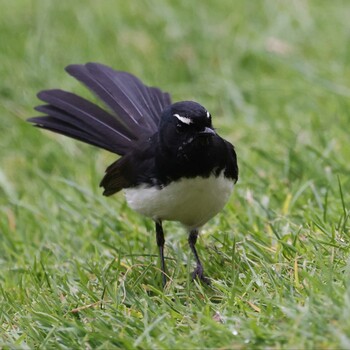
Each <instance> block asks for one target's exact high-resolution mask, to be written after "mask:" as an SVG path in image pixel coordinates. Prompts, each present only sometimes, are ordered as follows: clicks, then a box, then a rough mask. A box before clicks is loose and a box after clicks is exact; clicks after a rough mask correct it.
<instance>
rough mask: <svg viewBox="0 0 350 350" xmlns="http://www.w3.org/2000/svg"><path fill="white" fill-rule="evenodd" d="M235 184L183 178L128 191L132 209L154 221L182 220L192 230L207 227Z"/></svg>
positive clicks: (212, 178) (223, 179) (211, 178)
mask: <svg viewBox="0 0 350 350" xmlns="http://www.w3.org/2000/svg"><path fill="white" fill-rule="evenodd" d="M233 185H234V183H233V181H232V180H230V179H227V178H226V177H224V176H223V175H222V174H221V175H220V176H218V177H215V176H214V175H213V176H210V177H208V178H203V177H196V178H192V179H182V180H179V181H175V182H172V183H170V184H169V185H168V186H166V187H164V188H162V189H159V188H149V187H146V186H145V185H142V186H139V187H136V188H132V189H126V190H125V196H126V200H127V202H128V204H129V206H130V207H131V208H132V209H134V210H135V211H137V212H139V213H141V214H143V215H145V216H148V217H151V218H152V219H154V220H170V221H179V222H181V223H182V224H183V225H185V226H187V227H188V228H190V229H193V228H197V227H200V226H202V225H204V224H205V223H206V222H207V221H208V220H209V219H211V218H212V217H213V216H215V215H216V214H217V213H218V212H219V211H220V210H221V209H222V208H223V207H224V205H225V204H226V202H227V201H228V199H229V197H230V195H231V193H232V190H233Z"/></svg>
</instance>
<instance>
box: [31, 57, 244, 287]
mask: <svg viewBox="0 0 350 350" xmlns="http://www.w3.org/2000/svg"><path fill="white" fill-rule="evenodd" d="M65 70H66V72H67V73H68V74H69V75H71V76H72V77H74V78H75V79H77V80H78V81H79V82H81V83H82V84H83V85H85V86H86V87H87V88H88V89H89V90H90V91H91V92H92V93H93V94H95V95H96V96H97V97H98V98H99V99H100V100H101V101H102V102H103V107H100V106H99V105H97V104H95V103H93V102H90V101H89V100H87V99H85V98H83V97H81V96H78V95H76V94H74V93H72V92H68V91H64V90H61V89H50V90H43V91H41V92H39V93H38V94H37V97H38V98H39V99H40V100H41V101H43V102H44V104H41V105H39V106H37V107H35V110H36V111H38V112H39V113H41V115H40V116H37V117H32V118H29V119H27V120H28V122H30V123H32V124H33V125H34V126H36V127H38V128H42V129H47V130H49V131H52V132H55V133H58V134H62V135H65V136H68V137H70V138H73V139H76V140H79V141H82V142H85V143H87V144H90V145H93V146H96V147H99V148H102V149H105V150H107V151H110V152H112V153H115V154H117V155H118V156H119V157H118V158H117V160H116V161H115V162H114V163H112V164H111V165H110V166H108V167H107V169H106V172H105V175H104V177H103V179H102V181H101V183H100V187H102V188H103V190H104V191H103V195H105V196H111V195H113V194H115V193H117V192H119V191H121V190H123V191H124V193H125V198H126V201H127V203H128V205H129V206H130V207H131V208H132V209H133V210H135V211H136V212H138V213H140V214H142V215H144V216H146V217H148V218H151V219H152V220H153V221H154V224H155V233H156V243H157V246H158V250H159V258H160V268H161V281H162V285H163V287H165V286H166V283H167V280H168V279H167V272H166V271H167V269H166V266H165V256H164V245H165V238H164V230H163V222H164V221H176V222H179V223H180V224H182V225H183V226H184V227H185V228H186V230H187V232H188V244H189V247H190V249H191V251H192V253H193V255H194V258H195V261H196V267H195V269H194V271H193V273H192V278H193V279H199V280H200V281H202V282H205V283H207V284H210V279H209V278H208V277H207V276H206V275H205V274H204V268H203V265H202V262H201V260H200V257H199V255H198V252H197V249H196V242H197V238H198V235H199V230H200V229H201V228H202V226H203V225H204V224H205V223H207V221H209V220H210V219H211V218H212V217H214V216H215V215H216V214H218V213H219V212H220V211H221V210H222V209H223V207H224V206H225V204H226V203H227V202H228V200H229V198H230V196H231V193H232V191H233V188H234V185H235V184H236V182H237V180H238V165H237V155H236V151H235V148H234V146H233V145H232V144H231V143H230V142H229V141H227V140H225V139H224V138H222V137H221V136H219V135H218V133H217V131H216V129H215V128H214V127H213V124H212V116H211V114H210V113H209V112H208V111H207V110H206V109H205V108H204V107H203V106H202V105H201V104H199V103H197V102H195V101H186V100H185V101H179V102H175V103H173V102H172V100H171V96H170V94H169V93H167V92H164V91H163V90H161V89H160V88H158V87H152V86H147V85H145V84H144V83H143V82H142V81H141V80H140V79H139V78H137V77H136V76H134V75H132V74H131V73H128V72H125V71H119V70H114V69H113V68H111V67H109V66H106V65H103V64H101V63H94V62H89V63H86V64H71V65H69V66H67V67H66V68H65Z"/></svg>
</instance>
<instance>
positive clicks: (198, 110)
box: [159, 101, 216, 157]
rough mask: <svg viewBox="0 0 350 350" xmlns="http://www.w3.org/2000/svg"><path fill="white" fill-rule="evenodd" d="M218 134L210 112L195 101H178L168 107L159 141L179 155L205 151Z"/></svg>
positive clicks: (163, 117)
mask: <svg viewBox="0 0 350 350" xmlns="http://www.w3.org/2000/svg"><path fill="white" fill-rule="evenodd" d="M213 136H216V132H215V131H214V129H213V125H212V121H211V115H210V113H209V112H208V111H207V110H206V109H205V108H204V107H203V106H201V105H200V104H199V103H197V102H193V101H182V102H177V103H174V104H172V105H170V106H169V107H167V108H166V109H165V110H164V111H163V114H162V117H161V121H160V125H159V141H160V144H161V146H162V147H163V148H166V149H168V150H170V151H171V153H173V154H176V156H177V157H181V156H184V155H185V156H186V155H187V156H188V155H189V154H191V153H197V152H198V151H199V152H203V151H204V150H205V148H207V147H208V146H210V144H211V139H212V137H213Z"/></svg>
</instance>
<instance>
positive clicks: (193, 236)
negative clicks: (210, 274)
mask: <svg viewBox="0 0 350 350" xmlns="http://www.w3.org/2000/svg"><path fill="white" fill-rule="evenodd" d="M197 238H198V230H197V229H193V230H191V231H190V235H189V237H188V244H189V245H190V248H191V250H192V252H193V255H194V257H195V259H196V263H197V267H196V268H195V270H194V271H193V273H192V278H193V279H195V278H196V277H198V278H199V279H200V280H201V281H202V282H205V283H206V284H210V280H209V278H207V277H205V276H204V273H203V265H202V263H201V261H200V259H199V256H198V253H197V250H196V242H197Z"/></svg>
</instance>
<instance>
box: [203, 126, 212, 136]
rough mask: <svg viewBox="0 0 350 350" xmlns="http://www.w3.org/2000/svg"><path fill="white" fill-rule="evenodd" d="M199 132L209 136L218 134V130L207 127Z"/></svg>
mask: <svg viewBox="0 0 350 350" xmlns="http://www.w3.org/2000/svg"><path fill="white" fill-rule="evenodd" d="M199 134H200V135H208V136H209V135H212V136H214V135H216V132H215V130H214V129H212V128H208V127H206V128H205V129H204V130H203V131H200V132H199Z"/></svg>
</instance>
